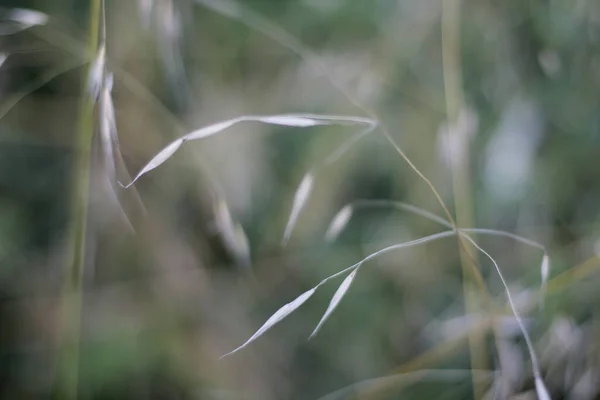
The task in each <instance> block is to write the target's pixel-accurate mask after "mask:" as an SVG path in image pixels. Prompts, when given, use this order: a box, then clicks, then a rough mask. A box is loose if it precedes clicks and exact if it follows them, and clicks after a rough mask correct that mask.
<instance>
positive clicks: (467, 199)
mask: <svg viewBox="0 0 600 400" xmlns="http://www.w3.org/2000/svg"><path fill="white" fill-rule="evenodd" d="M460 12H461V0H444V1H443V3H442V60H443V75H444V89H445V90H444V92H445V98H446V115H447V125H448V133H447V134H448V142H449V143H456V142H457V141H458V143H460V146H462V147H461V150H464V151H461V152H459V153H458V154H455V153H452V154H450V160H451V171H452V183H453V185H452V186H453V189H454V207H455V211H456V223H457V225H458V226H473V207H472V200H471V185H470V174H469V160H468V159H469V148H468V143H466V142H465V140H464V139H465V138H464V135H465V133H464V132H458V131H457V128H458V118H459V114H460V112H461V110H462V109H463V108H464V95H463V90H462V67H461V62H460V23H461V21H460ZM459 136H462V137H459ZM457 155H458V156H459V157H457ZM461 155H462V156H461ZM457 239H458V241H459V244H460V246H459V247H460V258H461V264H462V270H463V295H464V299H465V311H466V313H467V314H473V313H477V312H479V311H480V309H481V308H480V306H479V303H480V299H479V298H478V297H479V296H478V295H477V290H476V286H475V284H474V282H473V280H472V278H471V274H470V273H469V272H470V271H469V267H468V265H469V263H470V262H471V261H475V262H477V257H476V256H475V255H471V254H469V253H468V251H467V246H465V243H464V242H462V240H463V239H462V237H461V236H460V235H459V236H458V238H457ZM468 340H469V349H470V358H471V368H472V369H475V370H485V369H488V368H489V365H488V360H487V351H486V345H485V333H484V332H477V331H473V332H472V333H470V334H469V338H468ZM472 383H473V396H474V398H475V399H481V398H483V396H484V395H485V390H486V387H485V385H484V384H482V382H481V381H480V380H478V379H476V378H475V376H473V382H472Z"/></svg>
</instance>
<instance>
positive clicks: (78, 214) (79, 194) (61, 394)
mask: <svg viewBox="0 0 600 400" xmlns="http://www.w3.org/2000/svg"><path fill="white" fill-rule="evenodd" d="M101 5H102V1H101V0H90V17H89V30H88V39H87V50H88V54H94V53H96V51H97V49H98V32H99V25H100V16H101ZM90 68H91V65H90V67H88V68H87V69H86V72H85V73H84V75H83V81H82V96H81V102H80V105H79V117H78V124H77V145H76V148H75V151H76V154H75V163H74V182H73V189H72V193H71V203H70V206H71V219H70V227H69V252H70V260H69V265H68V269H67V275H66V278H65V286H64V290H63V304H62V306H63V307H62V318H63V321H62V324H63V325H62V338H61V339H62V343H61V352H60V359H59V362H60V365H59V368H60V369H59V377H58V382H57V387H56V388H55V389H56V394H57V395H58V398H64V399H76V398H77V397H78V381H79V347H80V330H81V327H80V325H81V310H82V300H83V272H84V266H85V258H86V257H85V255H86V246H85V245H86V236H87V235H86V231H87V212H88V194H89V188H90V169H91V165H90V164H91V147H92V137H93V133H94V103H95V99H94V97H93V94H92V93H91V92H90V90H89V88H88V85H87V82H88V76H89V71H90Z"/></svg>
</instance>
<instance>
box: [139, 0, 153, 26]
mask: <svg viewBox="0 0 600 400" xmlns="http://www.w3.org/2000/svg"><path fill="white" fill-rule="evenodd" d="M138 9H139V11H140V18H141V20H142V25H143V26H144V28H146V29H148V28H150V24H151V21H152V11H153V9H154V0H138Z"/></svg>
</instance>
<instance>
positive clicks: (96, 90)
mask: <svg viewBox="0 0 600 400" xmlns="http://www.w3.org/2000/svg"><path fill="white" fill-rule="evenodd" d="M105 72H106V47H104V45H100V48H99V49H98V53H97V54H96V58H95V59H94V61H93V63H92V66H91V67H90V72H89V75H88V93H90V95H91V96H92V97H93V98H97V97H98V95H99V94H100V91H101V90H102V87H103V86H104V83H105V81H104V76H105Z"/></svg>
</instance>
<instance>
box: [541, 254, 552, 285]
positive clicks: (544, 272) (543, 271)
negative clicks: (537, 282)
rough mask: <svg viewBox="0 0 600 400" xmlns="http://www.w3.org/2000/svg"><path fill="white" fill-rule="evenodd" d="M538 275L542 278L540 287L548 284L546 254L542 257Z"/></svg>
mask: <svg viewBox="0 0 600 400" xmlns="http://www.w3.org/2000/svg"><path fill="white" fill-rule="evenodd" d="M540 273H541V276H542V286H545V285H546V282H548V277H549V276H550V257H548V254H544V257H543V258H542V265H541V267H540Z"/></svg>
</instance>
